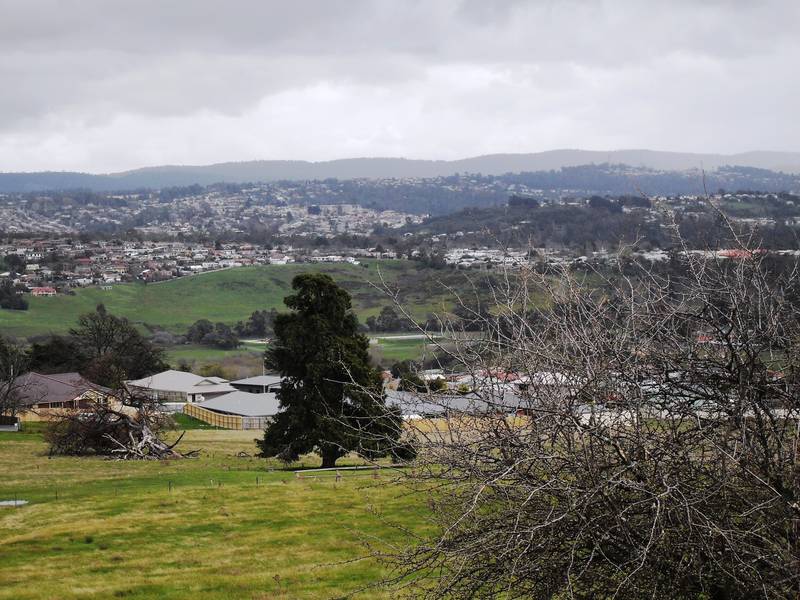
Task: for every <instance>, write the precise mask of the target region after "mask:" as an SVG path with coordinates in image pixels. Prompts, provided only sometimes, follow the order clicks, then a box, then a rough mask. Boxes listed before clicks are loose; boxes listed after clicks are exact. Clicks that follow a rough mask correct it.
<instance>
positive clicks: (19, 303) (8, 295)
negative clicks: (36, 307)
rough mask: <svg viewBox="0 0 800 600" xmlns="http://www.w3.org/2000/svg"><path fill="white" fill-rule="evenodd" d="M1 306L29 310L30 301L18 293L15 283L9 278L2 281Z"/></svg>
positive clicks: (0, 289) (0, 282) (0, 291)
mask: <svg viewBox="0 0 800 600" xmlns="http://www.w3.org/2000/svg"><path fill="white" fill-rule="evenodd" d="M0 308H7V309H10V310H28V301H27V300H25V298H23V297H22V296H21V295H20V294H18V293H17V290H16V289H15V287H14V284H13V283H12V282H11V280H9V279H6V280H5V281H0Z"/></svg>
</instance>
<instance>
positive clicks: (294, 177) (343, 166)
mask: <svg viewBox="0 0 800 600" xmlns="http://www.w3.org/2000/svg"><path fill="white" fill-rule="evenodd" d="M602 164H625V165H631V167H632V168H634V169H645V170H647V169H652V170H656V171H691V170H698V169H701V168H704V169H706V170H708V171H716V170H717V169H720V168H722V167H725V166H728V165H739V166H742V167H752V168H756V169H768V170H772V171H777V172H786V173H800V153H791V152H748V153H742V154H731V155H720V154H689V153H678V152H656V151H651V150H619V151H613V152H599V151H586V150H553V151H549V152H540V153H535V154H491V155H486V156H478V157H473V158H466V159H461V160H452V161H444V160H409V159H402V158H351V159H342V160H331V161H322V162H308V161H288V160H265V161H247V162H229V163H219V164H214V165H204V166H175V165H167V166H158V167H147V168H143V169H136V170H133V171H124V172H119V173H108V174H92V173H77V172H37V173H0V193H3V192H5V193H8V192H28V191H43V190H64V189H78V188H81V189H87V190H93V191H124V190H132V189H139V188H151V189H158V188H163V187H169V186H186V185H192V184H200V185H209V184H212V183H221V182H228V183H243V182H268V181H281V180H289V181H303V180H321V179H329V178H336V179H361V178H366V179H385V178H398V179H404V178H432V177H447V176H451V175H455V174H457V173H480V174H483V175H502V174H505V173H543V172H553V171H554V172H559V171H560V170H562V169H566V168H570V167H578V166H581V165H602ZM563 185H565V187H575V186H574V185H572V184H569V183H565V184H563Z"/></svg>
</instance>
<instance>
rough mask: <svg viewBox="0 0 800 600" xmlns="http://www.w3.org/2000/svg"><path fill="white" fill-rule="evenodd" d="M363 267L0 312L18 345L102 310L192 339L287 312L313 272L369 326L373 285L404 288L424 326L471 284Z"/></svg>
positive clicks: (187, 283) (447, 275) (409, 268)
mask: <svg viewBox="0 0 800 600" xmlns="http://www.w3.org/2000/svg"><path fill="white" fill-rule="evenodd" d="M364 264H365V265H366V268H365V267H364V266H354V265H349V264H294V265H267V266H256V267H241V268H237V269H227V270H223V271H214V272H210V273H203V274H200V275H194V276H190V277H183V278H181V279H174V280H170V281H165V282H161V283H151V284H147V285H145V284H144V283H128V284H119V285H115V286H113V287H112V288H111V289H110V290H102V289H100V288H98V287H90V288H85V289H79V290H76V291H75V295H71V296H70V295H60V296H56V297H52V298H44V297H38V298H29V302H30V308H29V309H28V310H25V311H17V310H0V332H2V333H3V334H6V335H14V336H17V337H27V336H31V335H37V334H47V333H50V332H53V333H65V332H66V331H67V330H69V328H70V327H72V326H74V324H75V320H76V319H77V318H78V316H79V315H81V314H83V313H86V312H89V311H92V310H94V308H95V306H97V304H99V303H103V304H105V306H106V308H108V310H109V311H110V312H112V313H114V314H116V315H119V316H124V317H128V319H130V320H131V321H132V322H134V323H137V324H140V325H151V326H158V327H162V328H164V329H167V330H169V331H172V332H174V333H185V332H186V330H187V329H188V327H189V326H190V325H191V324H192V323H194V322H195V321H197V320H198V319H208V320H210V321H212V322H214V323H216V322H220V321H221V322H223V323H227V324H229V325H233V324H235V323H236V322H237V321H241V320H246V319H247V317H249V316H250V314H251V313H252V312H253V311H254V310H262V309H271V308H276V309H278V310H285V308H286V307H285V306H284V305H283V298H284V297H285V296H287V295H288V294H289V293H291V281H292V278H293V277H294V276H295V275H297V274H298V273H303V272H308V271H320V272H324V273H328V274H329V275H331V276H332V277H333V278H334V279H335V280H336V282H337V283H339V284H340V285H342V286H343V287H344V288H346V289H347V291H348V292H350V294H351V295H352V297H353V303H354V308H355V310H356V313H357V314H358V316H359V318H360V319H361V320H362V322H363V320H364V319H366V318H367V317H369V316H370V315H376V314H378V313H379V312H380V310H381V308H382V307H383V306H386V305H390V304H391V300H390V299H389V298H388V297H387V296H386V295H385V294H384V293H382V292H381V291H379V290H377V289H375V287H373V285H372V283H376V282H379V281H380V280H381V278H383V279H384V280H385V281H386V282H387V283H390V284H392V285H396V286H397V287H398V289H399V290H400V296H399V299H400V301H401V302H402V303H403V305H404V306H406V307H407V308H408V310H410V311H411V312H412V313H413V315H414V317H415V318H420V319H424V318H425V317H426V315H428V314H429V313H432V312H442V310H443V309H444V308H445V307H449V306H450V305H451V303H452V300H448V295H447V293H446V290H445V288H444V287H443V286H442V283H447V284H449V285H458V284H459V283H460V284H461V285H464V281H465V276H464V274H463V273H457V272H454V271H450V270H442V271H435V270H430V269H418V268H417V265H416V263H413V262H411V261H405V260H389V261H375V260H371V261H366V262H365V263H364Z"/></svg>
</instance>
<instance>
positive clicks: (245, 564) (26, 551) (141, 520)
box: [0, 430, 427, 600]
mask: <svg viewBox="0 0 800 600" xmlns="http://www.w3.org/2000/svg"><path fill="white" fill-rule="evenodd" d="M256 435H258V432H255V431H222V430H190V431H187V433H186V436H185V437H184V441H183V442H182V443H181V447H182V448H184V449H187V450H188V449H193V448H202V449H203V451H202V453H201V457H200V458H198V459H185V460H177V461H161V462H117V461H107V460H102V459H98V458H67V457H59V458H53V459H48V458H47V455H46V445H45V443H44V441H43V439H42V436H41V434H39V433H0V473H2V477H0V500H13V499H14V498H17V499H24V500H28V501H29V502H30V504H28V505H26V506H21V507H18V508H12V507H0V599H9V600H11V599H14V600H23V599H45V598H46V599H55V598H58V599H71V598H82V599H83V598H90V599H91V598H94V599H101V598H102V599H107V598H131V599H141V598H159V599H176V598H204V599H205V598H214V599H216V598H218V599H230V598H246V599H248V600H261V599H264V600H265V599H267V598H327V597H332V596H337V595H339V594H343V593H346V592H349V591H353V590H356V589H359V588H360V587H362V586H364V585H367V584H369V583H370V582H374V581H376V580H377V579H379V578H380V576H381V573H382V567H381V566H380V565H379V564H378V563H376V562H375V561H373V560H371V559H366V560H363V561H357V562H350V561H351V560H352V559H356V558H358V557H360V556H364V555H365V554H366V552H367V551H366V549H365V546H364V545H363V541H364V540H365V539H366V538H372V537H377V538H380V539H383V540H396V539H397V535H398V534H397V533H396V531H395V530H394V529H393V528H392V527H391V526H390V525H389V524H388V522H396V523H401V524H403V525H405V526H410V527H412V528H417V529H420V530H421V528H423V527H424V526H425V525H424V520H425V514H426V510H427V509H426V508H425V503H424V501H423V499H421V498H419V497H416V496H409V495H407V493H406V490H405V489H404V488H402V487H400V486H399V485H397V484H394V483H392V482H391V479H392V475H391V473H392V472H391V471H382V472H381V473H380V478H379V479H373V477H372V476H371V475H370V474H366V473H351V472H343V475H344V479H343V480H342V481H340V482H338V483H337V482H336V481H335V478H334V477H333V476H330V475H328V476H321V477H319V478H318V479H298V478H296V477H295V475H294V474H293V473H292V472H290V471H283V470H277V469H275V468H276V467H278V466H279V465H278V464H277V463H267V462H265V461H264V460H261V459H256V458H249V457H245V458H238V457H237V456H236V454H237V453H238V452H240V451H244V452H247V453H248V454H253V453H254V451H255V445H254V443H253V438H254V437H255V436H256ZM315 460H316V459H315V458H314V457H310V458H309V461H308V463H307V466H310V465H311V464H312V461H315ZM346 462H347V461H343V463H346ZM389 596H390V593H389V592H387V591H384V590H376V589H370V590H369V591H366V592H364V593H363V594H361V595H360V597H363V598H384V597H389Z"/></svg>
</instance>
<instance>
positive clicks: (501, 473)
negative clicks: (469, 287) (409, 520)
mask: <svg viewBox="0 0 800 600" xmlns="http://www.w3.org/2000/svg"><path fill="white" fill-rule="evenodd" d="M731 243H732V245H733V247H734V248H735V250H736V251H735V252H731V253H728V256H727V257H723V256H721V255H720V254H718V253H713V252H695V251H691V250H689V249H687V248H683V251H682V252H680V253H679V254H677V255H676V256H677V258H676V260H677V263H678V264H677V268H672V269H667V268H664V267H661V268H657V267H654V266H652V265H651V264H650V263H643V262H642V263H640V262H637V261H636V260H635V259H634V258H631V259H629V260H622V259H621V260H620V261H619V262H618V263H617V265H616V267H615V268H613V269H606V270H589V271H588V272H587V271H585V270H584V271H580V272H578V271H576V270H574V269H570V268H560V269H551V270H549V271H547V270H545V271H544V272H542V269H540V268H539V269H534V268H521V269H517V270H513V271H511V270H508V271H505V272H503V273H501V274H499V275H496V276H495V278H494V284H493V285H492V286H491V289H490V290H489V292H488V294H484V296H483V298H482V299H481V300H482V301H484V302H485V301H486V300H487V299H488V300H489V301H490V303H491V307H490V308H491V310H490V311H488V312H489V316H486V312H485V311H482V310H476V309H475V308H474V300H475V299H474V298H468V299H467V298H463V297H460V296H455V297H456V298H457V302H458V303H459V305H460V306H461V307H462V308H463V309H464V310H468V311H470V313H471V315H472V318H473V319H477V320H480V321H481V323H482V326H481V329H482V330H483V336H482V337H480V338H479V339H474V338H467V337H466V336H464V335H462V332H461V331H460V325H459V322H457V321H455V320H453V319H452V318H449V317H447V316H442V317H441V330H442V331H443V332H444V334H445V338H444V341H443V340H442V339H441V338H438V337H437V338H434V337H431V338H430V340H429V341H430V342H431V343H433V344H438V345H439V346H440V348H441V349H442V352H443V353H444V354H446V355H447V358H448V360H450V361H451V364H455V365H457V366H458V368H459V370H461V371H462V372H464V373H466V374H468V376H469V379H470V380H471V383H472V387H473V388H474V392H473V394H472V395H471V396H469V398H468V399H465V397H455V396H446V395H436V396H434V395H430V394H426V395H420V396H418V397H417V398H416V401H417V402H418V403H419V411H418V413H419V414H436V415H437V418H436V419H420V420H414V421H409V430H410V431H409V432H410V434H411V435H410V436H409V438H410V439H411V440H413V444H414V445H415V446H416V451H417V459H416V462H415V463H414V465H413V468H412V469H410V470H409V471H408V472H407V475H406V481H407V483H408V484H409V485H411V486H413V487H414V488H416V489H418V490H419V491H421V492H422V493H425V494H427V495H429V501H430V505H431V507H432V512H433V515H434V520H435V525H436V527H435V530H436V534H435V535H434V536H432V537H420V538H414V539H413V542H412V543H411V544H410V545H409V547H407V548H406V549H405V550H403V551H396V552H390V553H387V555H386V556H384V558H386V560H388V561H389V564H390V565H391V566H392V567H393V571H392V573H393V576H392V577H391V578H390V581H391V582H392V583H395V584H399V585H409V586H413V588H414V590H415V592H416V593H417V594H419V595H420V596H423V597H430V598H440V597H448V598H490V597H503V598H522V597H535V598H567V597H568V598H609V597H619V598H644V597H650V598H700V597H706V598H712V599H727V598H731V599H732V598H751V597H763V598H798V597H800V379H799V377H800V372H798V368H799V367H800V363H799V362H798V353H800V305H798V299H800V295H798V290H799V288H798V285H799V284H800V278H799V277H798V273H797V271H796V269H795V266H794V265H790V266H788V267H787V266H786V264H780V261H776V260H775V259H774V258H773V257H771V256H769V255H767V254H766V253H763V252H762V251H760V250H759V249H758V247H757V243H755V242H754V240H752V239H742V238H740V237H739V236H737V235H736V233H735V232H734V231H733V229H731ZM673 266H676V265H673ZM437 333H438V332H437ZM514 380H515V381H516V382H517V383H516V386H515V385H512V384H511V383H510V382H511V381H514Z"/></svg>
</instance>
